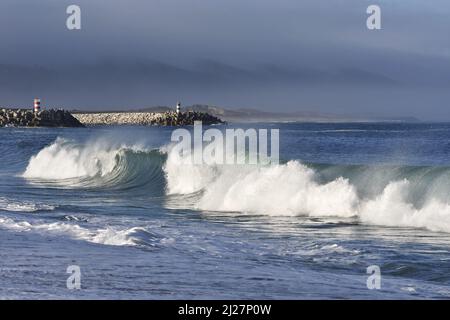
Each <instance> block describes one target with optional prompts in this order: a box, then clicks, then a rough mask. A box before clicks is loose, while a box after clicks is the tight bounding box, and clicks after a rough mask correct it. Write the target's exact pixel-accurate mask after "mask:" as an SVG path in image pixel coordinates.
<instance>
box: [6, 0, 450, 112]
mask: <svg viewBox="0 0 450 320" xmlns="http://www.w3.org/2000/svg"><path fill="white" fill-rule="evenodd" d="M74 3H76V4H79V5H80V6H81V9H82V30H80V31H68V30H67V29H66V28H65V20H66V17H67V15H66V13H65V11H66V8H67V6H68V5H69V4H74ZM372 3H373V1H364V0H333V1H326V0H314V1H313V0H306V1H298V0H278V1H268V0H258V1H257V0H247V1H243V0H239V1H238V0H226V1H225V0H145V1H144V0H128V1H118V0H89V1H87V0H78V1H73V0H72V1H65V0H41V1H33V0H2V2H1V3H0V49H1V50H0V105H26V104H29V101H30V99H32V98H33V97H34V96H40V97H42V98H43V100H44V101H45V102H46V103H47V104H51V105H54V106H65V107H71V108H72V107H74V108H91V109H101V108H108V109H111V108H117V109H119V108H120V109H123V108H127V107H129V108H136V107H146V106H153V105H165V104H173V103H174V101H176V100H178V99H181V100H182V101H183V102H184V103H186V104H190V103H210V104H215V105H221V106H227V107H251V108H261V109H264V110H286V111H300V110H310V111H322V112H332V113H342V114H358V115H376V116H416V117H419V118H422V119H427V120H450V111H449V110H450V109H449V106H448V101H449V98H450V93H449V91H450V90H448V88H449V85H450V40H448V34H449V31H450V20H448V16H449V13H450V5H449V4H448V2H447V1H444V0H435V1H432V3H431V2H424V1H419V0H411V1H401V0H379V1H377V4H379V5H380V6H381V8H382V27H383V29H382V30H380V31H369V30H367V29H366V27H365V20H366V17H367V15H366V13H365V10H366V8H367V6H368V5H369V4H372Z"/></svg>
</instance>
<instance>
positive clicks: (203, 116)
mask: <svg viewBox="0 0 450 320" xmlns="http://www.w3.org/2000/svg"><path fill="white" fill-rule="evenodd" d="M73 116H74V117H75V118H77V119H78V120H79V121H80V122H81V123H83V124H84V125H157V126H183V125H193V124H194V121H201V122H202V123H203V124H204V125H211V124H221V123H224V122H223V121H222V120H220V119H219V118H217V117H214V116H212V115H210V114H208V113H203V112H193V111H188V112H182V113H179V114H178V113H176V112H160V113H155V112H110V113H74V114H73Z"/></svg>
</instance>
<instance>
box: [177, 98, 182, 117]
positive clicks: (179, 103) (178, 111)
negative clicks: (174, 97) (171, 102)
mask: <svg viewBox="0 0 450 320" xmlns="http://www.w3.org/2000/svg"><path fill="white" fill-rule="evenodd" d="M180 109H181V102H179V101H178V102H177V114H180V112H181V110H180Z"/></svg>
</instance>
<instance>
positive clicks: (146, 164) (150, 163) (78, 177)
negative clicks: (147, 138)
mask: <svg viewBox="0 0 450 320" xmlns="http://www.w3.org/2000/svg"><path fill="white" fill-rule="evenodd" d="M163 162H164V155H162V154H161V153H160V152H159V150H158V149H147V148H145V147H143V146H140V145H131V146H129V145H124V144H115V143H111V142H109V141H103V140H96V141H92V142H89V143H85V144H78V143H76V142H74V141H71V140H66V139H62V138H58V139H56V141H55V142H54V143H52V144H51V145H49V146H47V147H45V148H44V149H42V150H41V151H40V152H39V153H38V154H37V155H35V156H33V157H32V158H31V159H30V161H29V163H28V166H27V168H26V170H25V172H24V173H23V174H22V176H23V177H24V178H26V179H28V180H29V181H30V182H33V183H40V184H46V185H54V186H60V187H64V186H65V187H69V188H76V187H79V188H80V187H82V188H102V189H108V188H109V189H121V190H128V189H138V188H142V187H144V186H147V185H149V184H152V185H154V186H155V185H157V188H156V189H155V190H154V193H158V190H160V191H163V188H161V186H162V185H163V184H164V177H163V175H162V171H161V167H162V164H163Z"/></svg>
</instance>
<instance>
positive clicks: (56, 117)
mask: <svg viewBox="0 0 450 320" xmlns="http://www.w3.org/2000/svg"><path fill="white" fill-rule="evenodd" d="M0 127H84V125H83V124H82V123H81V122H80V121H78V120H77V119H76V118H74V117H73V116H72V114H71V113H70V112H69V111H66V110H55V109H50V110H43V111H39V112H33V111H31V110H22V109H0Z"/></svg>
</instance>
